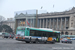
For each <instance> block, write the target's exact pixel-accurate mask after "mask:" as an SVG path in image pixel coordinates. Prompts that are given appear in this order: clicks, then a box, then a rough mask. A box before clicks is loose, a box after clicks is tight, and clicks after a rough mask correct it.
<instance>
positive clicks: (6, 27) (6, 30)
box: [2, 25, 13, 33]
mask: <svg viewBox="0 0 75 50" xmlns="http://www.w3.org/2000/svg"><path fill="white" fill-rule="evenodd" d="M2 28H3V29H4V30H5V32H9V33H10V32H13V30H12V29H11V27H10V26H8V25H3V26H2ZM3 29H2V30H3Z"/></svg>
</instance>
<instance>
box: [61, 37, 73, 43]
mask: <svg viewBox="0 0 75 50" xmlns="http://www.w3.org/2000/svg"><path fill="white" fill-rule="evenodd" d="M61 42H62V43H72V41H71V40H70V39H67V38H63V39H62V40H61Z"/></svg>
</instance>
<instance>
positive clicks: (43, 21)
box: [43, 19, 44, 28]
mask: <svg viewBox="0 0 75 50" xmlns="http://www.w3.org/2000/svg"><path fill="white" fill-rule="evenodd" d="M43 28H44V19H43Z"/></svg>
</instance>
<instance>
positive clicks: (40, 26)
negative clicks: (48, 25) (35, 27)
mask: <svg viewBox="0 0 75 50" xmlns="http://www.w3.org/2000/svg"><path fill="white" fill-rule="evenodd" d="M40 28H41V19H40Z"/></svg>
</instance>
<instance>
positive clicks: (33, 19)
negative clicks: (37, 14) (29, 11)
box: [33, 19, 34, 27]
mask: <svg viewBox="0 0 75 50" xmlns="http://www.w3.org/2000/svg"><path fill="white" fill-rule="evenodd" d="M33 27H34V19H33Z"/></svg>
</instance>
